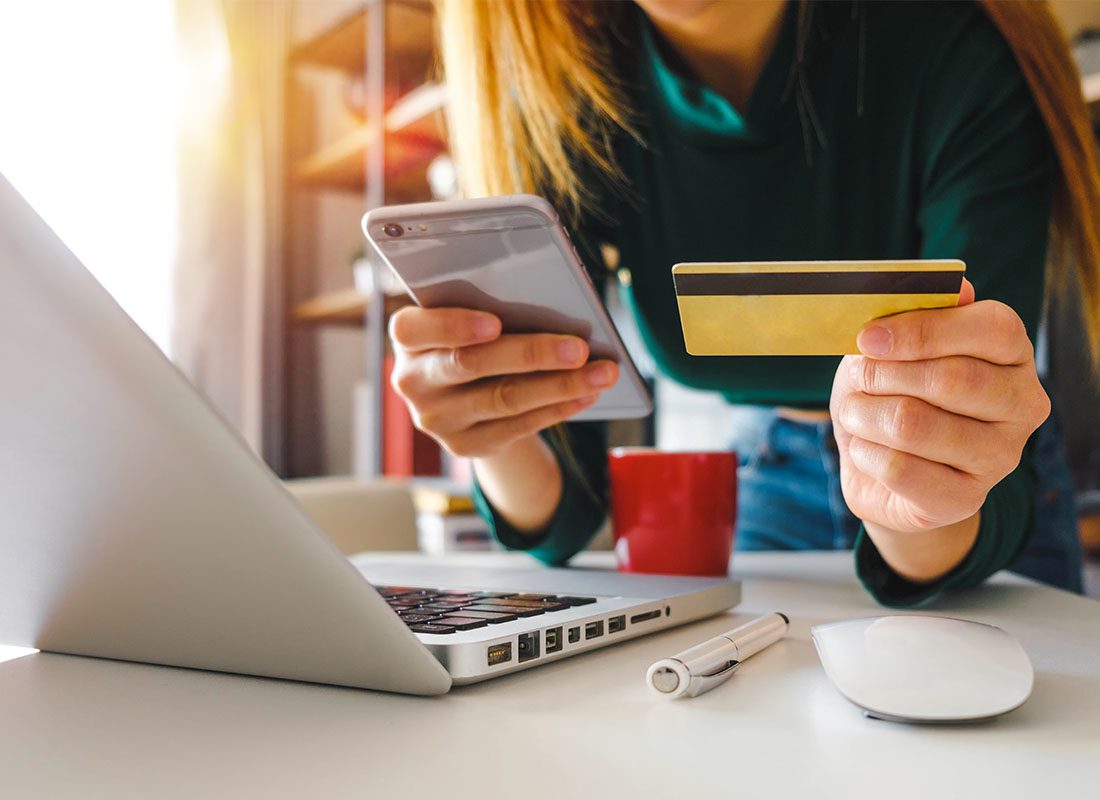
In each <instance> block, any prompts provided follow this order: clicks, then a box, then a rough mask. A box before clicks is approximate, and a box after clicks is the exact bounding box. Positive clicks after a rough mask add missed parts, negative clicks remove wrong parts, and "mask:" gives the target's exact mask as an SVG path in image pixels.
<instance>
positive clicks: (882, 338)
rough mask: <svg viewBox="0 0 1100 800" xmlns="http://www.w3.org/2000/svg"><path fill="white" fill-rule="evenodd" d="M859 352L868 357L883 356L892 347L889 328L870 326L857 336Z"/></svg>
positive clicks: (892, 336)
mask: <svg viewBox="0 0 1100 800" xmlns="http://www.w3.org/2000/svg"><path fill="white" fill-rule="evenodd" d="M857 344H858V345H859V349H860V352H862V353H864V354H865V355H869V356H884V355H886V354H887V353H889V352H890V349H891V348H892V347H893V346H894V334H892V333H891V332H890V329H889V328H884V327H882V326H881V325H872V326H871V327H870V328H866V329H865V330H864V331H863V333H861V334H860V335H859V339H858V341H857Z"/></svg>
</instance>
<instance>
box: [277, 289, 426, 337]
mask: <svg viewBox="0 0 1100 800" xmlns="http://www.w3.org/2000/svg"><path fill="white" fill-rule="evenodd" d="M369 302H370V298H368V297H367V296H366V295H364V294H361V293H360V292H359V290H358V289H338V290H337V291H334V292H329V293H327V294H323V295H320V296H318V297H314V298H312V299H310V300H306V301H305V302H303V303H299V304H298V305H297V306H295V307H294V314H293V319H294V322H295V323H297V324H300V325H339V326H344V327H352V328H362V327H363V325H364V324H365V322H366V318H367V306H368V304H369ZM410 302H411V301H410V300H409V298H408V297H406V296H405V295H398V294H387V295H386V298H385V303H386V305H385V309H386V316H387V317H388V316H389V315H390V314H392V313H393V312H394V311H397V309H399V308H402V307H404V306H406V305H408V304H409V303H410Z"/></svg>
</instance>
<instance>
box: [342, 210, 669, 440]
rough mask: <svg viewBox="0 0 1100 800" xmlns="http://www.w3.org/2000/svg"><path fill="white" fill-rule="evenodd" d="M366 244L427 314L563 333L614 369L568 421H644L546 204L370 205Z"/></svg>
mask: <svg viewBox="0 0 1100 800" xmlns="http://www.w3.org/2000/svg"><path fill="white" fill-rule="evenodd" d="M363 232H364V233H365V234H366V237H367V241H368V242H370V243H371V245H372V246H373V247H374V249H375V251H377V253H378V255H379V256H380V257H381V258H382V260H383V261H385V262H386V264H388V265H389V267H390V269H392V270H393V272H394V273H395V274H396V275H397V277H398V278H399V279H400V280H401V282H402V283H403V284H404V286H405V288H406V290H407V291H408V292H409V294H410V295H412V297H413V299H414V300H415V301H416V302H417V303H418V304H419V305H421V306H423V307H425V308H440V307H454V308H471V309H475V310H478V311H488V312H490V313H492V314H495V315H497V316H498V317H500V319H501V322H502V324H503V326H504V332H505V333H561V334H570V335H573V336H578V337H580V338H582V339H584V340H585V341H587V342H588V347H589V350H590V352H591V356H590V357H591V358H593V359H596V358H603V359H610V360H612V361H615V362H617V363H618V364H619V381H618V383H616V384H615V385H614V386H613V387H611V388H610V389H607V390H606V391H604V393H603V394H602V395H601V396H600V399H599V400H598V401H597V402H596V403H595V404H594V405H592V406H590V407H589V408H587V409H585V410H584V411H582V412H580V413H579V414H577V415H576V416H575V417H573V419H577V420H583V419H622V418H629V417H644V416H646V415H648V414H650V413H652V411H653V401H652V399H651V398H650V396H649V391H648V390H647V388H646V385H645V382H644V381H643V380H642V377H641V375H639V374H638V370H637V368H636V367H635V366H634V363H633V362H632V361H631V360H630V356H629V355H628V354H627V352H626V348H625V347H623V343H622V339H620V338H619V334H618V332H617V331H616V330H615V326H614V324H613V323H612V322H611V317H610V316H608V313H607V309H605V308H604V306H603V303H602V302H601V301H600V298H599V296H598V294H597V293H596V290H595V288H594V287H593V285H592V281H591V280H590V279H589V277H588V273H587V272H586V271H585V269H584V265H583V264H582V263H581V260H580V256H579V255H578V254H577V251H576V249H575V248H574V247H573V244H572V242H571V241H570V240H569V235H568V233H566V231H565V228H564V227H562V225H561V222H560V221H559V220H558V216H557V214H556V213H554V209H553V208H552V207H551V206H550V204H549V203H548V202H546V201H545V200H543V199H542V198H541V197H535V196H533V195H510V196H507V197H490V198H485V199H479V200H448V201H444V202H437V203H414V204H411V205H404V206H387V207H384V208H377V209H374V210H373V211H371V212H370V213H368V214H367V215H366V216H365V217H363Z"/></svg>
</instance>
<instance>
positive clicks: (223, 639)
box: [0, 176, 740, 695]
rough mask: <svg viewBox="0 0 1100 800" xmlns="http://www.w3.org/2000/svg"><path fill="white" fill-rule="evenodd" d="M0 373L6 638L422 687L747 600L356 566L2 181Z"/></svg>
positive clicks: (710, 586) (574, 650) (598, 579)
mask: <svg viewBox="0 0 1100 800" xmlns="http://www.w3.org/2000/svg"><path fill="white" fill-rule="evenodd" d="M124 227H125V226H124V225H122V224H120V225H119V228H120V230H122V229H124ZM120 235H124V234H122V233H120ZM0 376H2V383H0V643H2V644H10V645H22V646H28V647H36V648H39V649H42V650H49V651H54V652H60V653H72V654H78V655H86V656H97V657H103V658H114V659H125V660H131V661H142V662H148V663H153V664H166V665H174V666H180V667H193V668H198V669H208V670H217V671H221V672H235V673H243V674H249V675H263V676H269V677H275V678H287V679H293V680H302V681H313V682H317V683H327V684H336V685H343V686H353V687H361V688H367V689H381V690H387V691H395V692H407V693H411V694H425V695H427V694H440V693H443V692H446V691H447V690H448V689H449V688H450V687H451V685H452V684H461V683H471V682H475V681H480V680H484V679H486V678H491V677H494V676H496V675H503V674H506V673H509V672H515V671H516V670H520V669H526V668H528V667H533V666H537V665H539V664H543V663H546V662H548V661H555V660H557V659H560V658H564V657H566V656H571V655H576V654H578V653H582V652H584V651H587V650H591V649H594V648H597V647H602V646H605V645H609V644H614V643H615V642H620V641H623V640H626V639H629V638H632V637H635V636H640V635H643V634H646V633H652V632H654V631H658V630H661V629H664V628H668V627H670V626H674V625H679V624H682V623H685V622H689V621H691V620H695V619H699V618H701V617H705V616H708V615H711V614H715V613H718V612H721V611H723V610H725V609H727V608H729V607H731V606H733V605H735V604H736V603H737V602H738V600H739V599H740V587H739V585H738V584H737V583H735V582H732V581H728V580H725V579H717V578H716V579H705V578H675V577H658V576H634V575H621V574H618V573H613V572H603V571H593V570H579V569H578V570H568V569H566V570H551V569H541V568H536V567H534V566H532V568H531V569H517V570H491V569H484V570H472V569H458V568H454V567H450V566H447V565H445V564H434V565H433V564H431V563H428V562H426V561H425V562H424V563H422V564H409V563H401V564H397V563H393V564H387V563H386V562H385V561H378V560H376V559H375V558H372V559H369V560H366V561H363V562H362V563H360V564H359V566H358V567H357V565H356V562H355V561H354V560H348V559H347V558H345V557H344V556H342V555H341V554H340V552H339V551H338V550H337V549H336V548H335V547H334V546H333V545H332V543H330V542H329V541H328V540H327V539H326V538H325V536H324V535H323V534H322V533H320V532H319V531H318V529H317V528H316V527H315V525H314V524H313V523H312V522H311V521H310V520H309V519H308V518H307V517H306V515H305V513H304V512H303V511H302V509H301V508H300V507H299V506H298V505H297V503H296V502H295V501H294V500H293V498H292V497H291V496H290V495H289V494H288V493H287V491H286V490H285V489H284V488H283V486H282V484H281V483H280V482H279V480H278V479H277V478H276V476H275V475H273V474H272V473H271V471H270V470H268V469H267V467H266V466H265V465H264V464H263V463H262V462H261V461H260V460H259V459H257V458H256V457H255V456H254V455H253V454H252V452H251V451H250V450H249V449H248V447H247V446H246V445H245V444H244V443H243V442H242V441H241V440H240V439H239V438H238V437H237V436H236V434H235V433H234V432H233V431H232V430H230V428H229V427H228V426H227V425H226V424H225V423H224V422H223V421H222V420H220V419H219V418H218V416H217V415H216V413H215V412H214V411H213V410H211V408H210V407H209V406H208V405H207V404H206V403H205V402H204V401H203V399H202V398H201V397H200V395H199V394H198V393H197V392H196V391H195V390H194V389H193V388H192V387H191V385H190V384H189V383H188V382H187V380H186V379H185V378H184V377H183V376H182V375H181V374H180V373H179V372H178V371H177V370H176V369H175V368H174V367H173V366H172V365H171V363H170V362H169V361H167V360H166V359H165V358H164V357H163V355H162V354H161V353H160V351H159V350H158V349H157V347H156V345H154V344H153V343H152V342H151V341H150V340H149V339H147V338H146V337H145V336H144V335H143V334H142V333H141V331H140V330H139V329H138V327H137V326H136V325H135V324H134V323H133V322H132V321H131V320H130V319H129V318H128V317H127V316H126V314H125V313H124V312H123V311H122V310H121V309H120V308H119V307H118V306H117V305H116V304H115V303H114V301H113V300H112V299H111V297H110V296H109V295H108V294H107V292H106V291H104V290H103V288H102V287H101V286H100V285H99V284H98V283H97V282H96V281H95V279H94V278H93V277H92V276H91V275H90V274H89V273H88V272H87V271H86V270H85V269H84V268H83V267H82V266H81V264H80V263H79V262H78V261H77V259H76V258H75V257H74V256H73V255H72V253H70V252H69V251H68V250H67V249H66V247H65V246H64V245H63V244H62V243H61V241H60V240H59V239H58V238H57V236H56V235H55V234H54V233H53V232H52V231H51V230H50V229H49V227H48V226H47V225H46V224H45V223H44V222H43V221H42V220H41V219H40V218H39V217H38V215H37V214H35V213H34V211H33V210H32V209H31V208H30V207H29V206H28V205H27V203H26V202H25V201H24V200H23V199H22V198H21V197H20V196H19V195H18V194H17V193H16V191H15V190H14V189H13V188H12V186H11V185H10V184H9V183H8V182H7V181H6V180H5V179H4V178H3V177H2V176H0ZM365 524H369V520H367V521H365Z"/></svg>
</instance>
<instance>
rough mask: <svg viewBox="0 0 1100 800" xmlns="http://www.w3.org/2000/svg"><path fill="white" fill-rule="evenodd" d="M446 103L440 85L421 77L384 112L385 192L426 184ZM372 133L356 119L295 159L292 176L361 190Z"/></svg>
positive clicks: (438, 149) (440, 146) (409, 191)
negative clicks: (354, 124) (348, 127)
mask: <svg viewBox="0 0 1100 800" xmlns="http://www.w3.org/2000/svg"><path fill="white" fill-rule="evenodd" d="M445 103H446V91H445V89H444V88H443V87H442V86H441V85H439V84H437V83H425V84H422V85H421V86H419V87H418V88H416V89H414V90H413V91H411V92H409V93H408V94H406V95H404V96H403V97H402V98H401V99H400V100H398V101H397V102H396V103H394V104H393V105H392V106H391V107H390V109H389V111H387V112H386V119H385V124H384V128H385V131H386V135H385V142H384V145H383V147H384V150H385V164H386V166H385V179H386V185H387V191H388V192H392V193H393V194H396V195H398V196H400V197H408V196H411V195H414V194H417V193H419V194H421V195H422V194H423V193H424V192H425V191H427V190H428V182H427V170H428V165H429V164H430V163H431V161H432V159H433V158H435V157H436V156H438V155H440V154H441V153H443V152H445V151H446V143H445V141H444V134H443V126H442V120H441V112H442V109H443V107H444V104H445ZM376 139H377V128H375V127H372V126H369V125H367V124H366V123H363V124H361V125H360V126H358V127H357V128H355V129H353V130H351V131H350V132H349V133H347V134H346V135H344V136H343V137H341V138H340V139H338V140H336V141H335V142H332V143H330V144H327V145H325V146H324V147H322V148H321V149H320V150H318V151H317V152H315V153H313V154H311V155H309V156H307V157H306V158H305V159H304V160H303V161H302V162H301V163H300V164H299V165H298V169H297V179H298V180H299V181H301V182H302V183H305V184H310V185H314V186H325V187H329V188H333V189H339V190H343V191H357V192H362V191H363V187H364V185H365V183H366V165H367V157H368V153H369V151H370V149H371V148H372V147H374V146H375V144H376Z"/></svg>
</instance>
